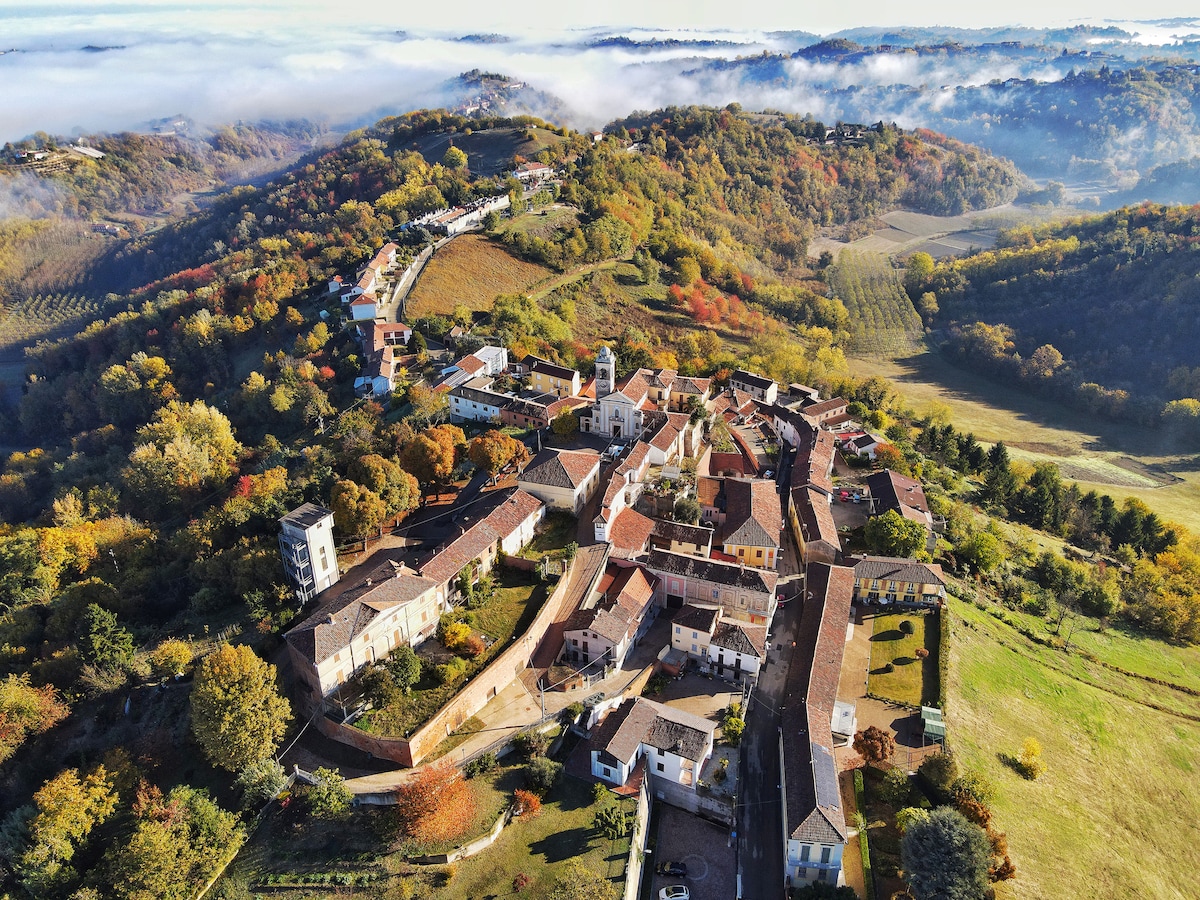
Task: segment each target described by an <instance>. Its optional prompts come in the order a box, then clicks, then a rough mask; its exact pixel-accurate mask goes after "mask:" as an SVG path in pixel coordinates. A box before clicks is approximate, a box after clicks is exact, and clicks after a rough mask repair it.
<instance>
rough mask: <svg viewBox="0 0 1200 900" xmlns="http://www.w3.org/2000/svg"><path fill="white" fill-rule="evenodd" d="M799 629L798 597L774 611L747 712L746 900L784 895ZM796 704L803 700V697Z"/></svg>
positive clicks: (741, 846) (742, 822)
mask: <svg viewBox="0 0 1200 900" xmlns="http://www.w3.org/2000/svg"><path fill="white" fill-rule="evenodd" d="M799 630H800V601H799V600H796V601H793V602H791V603H788V604H787V605H786V606H783V607H781V608H780V609H779V611H778V612H777V613H776V614H775V620H774V626H773V632H772V634H773V636H772V638H771V650H770V651H769V653H768V659H769V662H768V664H767V666H766V668H765V669H764V670H763V672H762V673H761V675H760V676H759V679H758V687H757V688H755V691H754V695H753V697H752V699H751V701H750V709H749V710H748V711H747V713H746V731H745V735H744V737H743V738H742V748H741V750H742V774H741V784H742V794H741V797H740V798H739V802H738V816H737V829H738V872H739V875H740V881H741V892H740V893H739V894H738V897H739V898H746V900H781V898H782V897H783V896H784V893H783V853H784V838H783V824H784V823H783V803H782V800H781V798H780V790H779V786H780V780H779V776H780V771H779V766H780V759H779V722H780V717H779V712H778V711H779V710H780V709H781V708H782V707H783V706H785V705H786V704H787V703H788V702H790V701H789V698H787V697H785V696H784V685H785V683H786V681H787V672H788V666H789V665H790V663H791V660H792V655H793V653H794V649H793V643H794V642H795V640H796V637H797V635H798V633H799ZM794 702H797V703H799V702H802V698H795V700H794Z"/></svg>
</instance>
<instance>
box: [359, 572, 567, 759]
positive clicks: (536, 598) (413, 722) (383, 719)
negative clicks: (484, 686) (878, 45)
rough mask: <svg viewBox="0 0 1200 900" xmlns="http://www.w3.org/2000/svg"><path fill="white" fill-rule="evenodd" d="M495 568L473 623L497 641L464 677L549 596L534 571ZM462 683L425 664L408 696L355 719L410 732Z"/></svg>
mask: <svg viewBox="0 0 1200 900" xmlns="http://www.w3.org/2000/svg"><path fill="white" fill-rule="evenodd" d="M494 574H495V577H496V583H497V585H498V587H497V590H496V595H495V596H494V597H493V598H492V599H491V600H489V601H488V602H487V603H486V604H485V605H483V606H482V607H480V608H479V609H477V610H475V611H474V614H475V624H474V626H473V627H474V628H475V629H476V630H477V631H479V632H481V633H482V634H484V635H486V636H487V637H489V638H491V639H492V641H493V643H492V644H491V645H490V646H489V647H488V648H487V649H486V650H484V651H483V653H481V654H480V655H479V656H478V657H477V658H476V659H474V660H469V666H468V668H467V674H466V676H464V680H465V679H467V678H470V676H471V675H473V674H474V673H475V672H478V671H479V670H480V669H482V668H483V667H484V666H486V665H487V664H488V663H489V662H491V661H492V659H493V658H495V657H496V656H497V655H498V654H499V653H500V652H501V651H502V650H504V648H505V647H507V646H508V645H509V643H510V642H511V639H512V638H513V637H514V636H515V635H519V634H521V633H522V632H524V631H525V629H527V628H528V627H529V624H530V623H531V622H532V621H533V619H534V617H535V616H536V615H537V612H538V610H539V609H541V607H542V604H543V603H545V602H546V586H545V585H544V584H541V583H535V582H534V581H533V580H532V576H531V573H528V572H521V571H518V570H516V569H510V568H508V567H506V566H497V567H496V569H495V573H494ZM438 647H439V648H440V645H438ZM426 650H428V648H426ZM420 652H422V653H424V652H425V651H420ZM463 683H464V681H463V680H460V681H457V682H451V683H449V684H440V683H439V682H438V680H437V677H436V674H435V672H434V671H433V669H432V668H431V667H429V666H424V667H423V668H422V671H421V680H420V681H419V682H417V684H416V686H414V687H413V689H412V691H411V692H410V693H409V695H408V696H407V697H403V698H401V699H400V700H399V701H398V702H396V703H393V704H391V705H390V706H387V707H385V708H383V709H373V710H369V711H368V712H367V713H366V714H364V715H363V716H362V718H360V719H359V720H358V721H357V722H356V723H355V725H356V727H358V728H361V729H362V730H363V731H367V732H370V733H371V734H381V735H400V736H407V735H409V734H411V733H412V732H413V730H414V729H416V728H418V727H420V726H421V725H422V724H424V723H425V722H427V721H428V720H429V718H430V717H431V716H432V715H433V714H434V713H435V712H437V711H438V710H439V709H441V708H442V706H444V705H445V704H446V702H447V701H448V700H449V699H450V698H451V697H453V696H454V694H455V692H456V691H457V690H458V689H459V688H460V687H461V686H462V684H463Z"/></svg>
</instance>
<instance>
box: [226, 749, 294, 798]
mask: <svg viewBox="0 0 1200 900" xmlns="http://www.w3.org/2000/svg"><path fill="white" fill-rule="evenodd" d="M287 783H288V777H287V773H286V772H284V771H283V766H281V765H280V764H279V761H278V760H276V759H275V758H274V757H272V756H264V757H263V758H262V759H260V760H259V761H258V762H254V763H250V765H248V766H246V768H244V769H242V771H241V772H239V773H238V777H237V780H236V781H235V782H234V784H236V785H237V786H238V787H239V788H240V789H241V791H242V806H243V808H245V809H255V808H257V807H260V806H262V805H263V804H264V803H266V802H267V801H268V800H270V799H271V798H273V797H275V796H276V795H277V794H278V793H279V792H280V791H282V790H283V789H284V788H285V787H287Z"/></svg>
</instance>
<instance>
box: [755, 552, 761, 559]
mask: <svg viewBox="0 0 1200 900" xmlns="http://www.w3.org/2000/svg"><path fill="white" fill-rule="evenodd" d="M754 558H755V559H762V551H761V550H755V551H754Z"/></svg>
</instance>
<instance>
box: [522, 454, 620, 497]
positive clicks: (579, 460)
mask: <svg viewBox="0 0 1200 900" xmlns="http://www.w3.org/2000/svg"><path fill="white" fill-rule="evenodd" d="M599 467H600V456H599V455H598V454H596V453H582V452H580V451H578V450H554V449H552V448H549V447H547V448H546V449H545V450H543V451H542V452H541V453H539V454H538V455H537V456H535V457H534V458H533V460H532V461H531V462H530V463H529V465H527V466H526V467H525V471H523V472H522V473H521V475H520V477H519V478H518V479H517V480H518V481H524V482H528V483H529V484H545V485H550V486H552V487H565V488H571V489H572V490H574V489H575V488H578V487H579V486H580V485H581V484H583V483H584V482H586V481H587V480H588V478H589V477H591V475H592V473H594V472H595V471H596V470H597V469H598V468H599Z"/></svg>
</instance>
